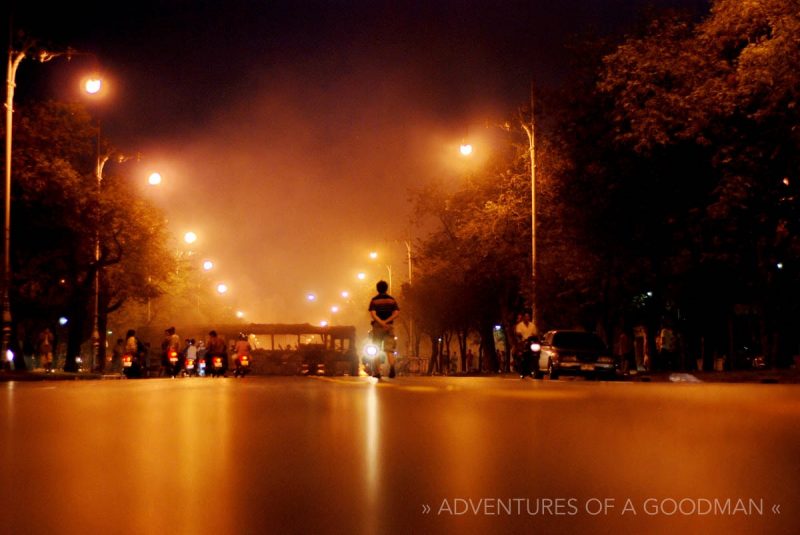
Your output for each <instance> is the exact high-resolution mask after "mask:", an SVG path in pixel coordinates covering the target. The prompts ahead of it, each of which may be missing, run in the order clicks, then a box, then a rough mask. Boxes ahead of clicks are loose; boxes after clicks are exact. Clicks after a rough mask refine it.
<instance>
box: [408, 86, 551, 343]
mask: <svg viewBox="0 0 800 535" xmlns="http://www.w3.org/2000/svg"><path fill="white" fill-rule="evenodd" d="M530 98H531V115H530V123H529V124H528V123H526V122H525V121H520V125H521V127H522V129H523V130H524V131H525V134H526V135H527V137H528V153H529V157H530V160H531V163H530V169H531V319H532V321H533V325H534V326H535V327H536V328H537V329H538V327H539V314H538V312H539V311H538V307H537V306H536V272H537V270H536V260H537V256H536V119H535V113H534V111H535V108H534V95H533V82H531V96H530ZM498 126H499V127H501V128H503V129H504V130H509V129H510V125H509V124H508V123H505V124H503V125H498ZM487 127H488V125H487ZM460 151H461V154H462V155H463V156H470V155H471V154H472V145H469V144H468V143H466V142H462V144H461V149H460ZM410 258H411V256H410V252H409V269H410V265H411V264H410Z"/></svg>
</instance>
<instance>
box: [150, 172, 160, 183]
mask: <svg viewBox="0 0 800 535" xmlns="http://www.w3.org/2000/svg"><path fill="white" fill-rule="evenodd" d="M147 183H148V184H150V185H151V186H158V185H159V184H161V174H160V173H151V174H150V176H149V177H147Z"/></svg>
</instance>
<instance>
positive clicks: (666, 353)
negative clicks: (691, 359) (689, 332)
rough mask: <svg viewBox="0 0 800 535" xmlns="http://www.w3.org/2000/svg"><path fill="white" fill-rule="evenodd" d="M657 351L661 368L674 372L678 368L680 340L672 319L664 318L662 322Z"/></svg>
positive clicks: (657, 337)
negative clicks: (676, 334)
mask: <svg viewBox="0 0 800 535" xmlns="http://www.w3.org/2000/svg"><path fill="white" fill-rule="evenodd" d="M656 351H658V361H659V362H658V366H659V367H660V368H662V369H664V370H673V371H674V370H676V369H677V368H678V358H677V357H678V339H677V337H676V336H675V330H674V329H673V328H672V320H671V319H670V318H664V320H663V321H662V322H661V329H660V330H659V331H658V335H657V336H656Z"/></svg>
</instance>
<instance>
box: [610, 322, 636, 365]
mask: <svg viewBox="0 0 800 535" xmlns="http://www.w3.org/2000/svg"><path fill="white" fill-rule="evenodd" d="M614 357H616V360H617V362H618V363H619V366H620V369H621V370H622V373H625V374H626V373H628V371H629V370H630V366H631V364H633V365H634V366H635V362H636V361H635V357H634V349H633V340H631V337H630V335H629V334H628V330H627V329H626V328H625V322H624V321H620V322H619V325H618V326H617V332H616V336H615V337H614ZM637 371H638V370H637Z"/></svg>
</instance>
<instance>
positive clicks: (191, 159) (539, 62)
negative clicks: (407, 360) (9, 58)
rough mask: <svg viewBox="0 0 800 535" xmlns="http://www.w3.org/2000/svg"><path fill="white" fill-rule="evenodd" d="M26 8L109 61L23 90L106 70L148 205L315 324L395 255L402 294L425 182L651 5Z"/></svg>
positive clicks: (222, 275) (32, 22) (622, 1)
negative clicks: (578, 47)
mask: <svg viewBox="0 0 800 535" xmlns="http://www.w3.org/2000/svg"><path fill="white" fill-rule="evenodd" d="M15 1H16V0H15ZM17 3H20V2H17ZM654 3H655V4H656V5H665V4H670V5H684V6H690V7H700V6H704V5H705V2H704V1H703V0H670V1H669V2H667V1H666V0H662V1H661V2H654ZM21 4H22V7H17V8H16V9H17V12H16V15H15V17H14V19H15V27H18V28H25V29H26V30H27V32H28V33H29V34H30V35H31V36H32V37H36V38H39V39H41V40H42V41H43V42H50V43H52V44H53V45H55V46H62V47H63V46H72V47H74V48H76V49H78V50H87V51H91V52H92V53H94V54H95V55H96V57H97V60H95V59H94V58H92V57H79V58H75V59H74V60H73V61H71V62H69V64H68V63H67V62H65V61H60V60H56V61H53V62H50V63H48V64H45V65H36V64H34V63H33V62H27V63H25V64H23V65H22V66H21V67H20V70H19V74H18V76H17V82H18V84H17V85H18V87H17V95H18V98H24V96H25V93H26V92H27V93H29V94H33V93H36V94H37V95H42V96H51V97H55V98H58V97H63V93H64V91H65V88H66V87H68V86H69V84H68V83H67V79H68V78H69V77H71V76H73V75H74V72H75V71H76V69H77V68H78V67H80V66H84V65H85V66H92V65H94V64H95V63H96V62H97V64H99V65H100V66H101V68H102V71H103V74H104V77H105V79H107V80H108V81H109V84H108V87H109V93H108V95H107V97H106V98H105V100H104V101H103V102H102V103H93V104H91V109H92V110H93V111H94V112H95V113H96V115H97V116H98V117H100V118H101V120H102V124H103V129H104V131H105V132H106V134H107V136H108V137H109V138H110V140H111V141H112V143H114V145H116V146H118V147H119V148H120V149H122V150H123V151H131V152H132V151H138V152H141V153H142V154H143V160H142V161H141V162H140V164H138V165H139V166H141V167H142V168H143V169H144V168H145V167H148V168H150V167H152V168H153V169H158V170H159V171H161V172H162V174H163V175H164V180H165V183H164V187H163V188H161V189H160V190H158V191H148V192H147V194H148V195H151V196H153V198H154V199H155V200H156V201H157V202H158V203H159V204H160V205H161V206H165V207H168V208H169V211H170V214H169V217H170V222H171V227H172V230H174V232H175V233H176V235H182V234H183V232H184V231H185V230H189V229H192V230H195V231H196V232H197V233H198V235H199V236H200V240H199V242H198V244H197V246H196V248H197V249H198V250H199V251H200V254H201V255H203V256H207V257H210V258H213V259H214V260H215V261H216V262H217V266H218V270H217V271H216V275H215V276H216V277H217V278H218V279H219V280H224V281H226V282H227V283H228V284H229V286H230V287H231V292H230V295H228V296H227V297H226V299H228V300H229V302H230V303H231V304H233V305H234V306H235V307H236V308H241V309H243V310H245V311H247V313H248V317H249V318H250V319H252V320H254V321H260V322H261V321H263V322H298V321H309V322H314V323H316V322H318V321H319V320H320V319H322V318H323V317H325V316H328V315H329V314H328V313H327V310H328V309H329V308H330V306H331V305H332V304H340V305H343V303H342V302H341V298H339V297H338V294H339V292H340V291H341V290H343V289H348V290H350V291H351V292H356V291H358V290H357V288H358V286H357V281H356V279H355V274H356V273H357V272H358V271H359V270H366V271H367V272H368V273H369V274H370V276H369V279H368V285H369V286H370V287H372V286H373V285H374V282H375V280H377V278H379V277H384V278H386V277H387V269H386V267H385V264H386V263H387V262H388V263H390V264H391V267H392V275H393V279H394V280H393V282H394V283H395V286H399V283H401V282H403V281H405V280H406V279H407V273H408V271H407V264H406V260H405V259H406V246H405V245H404V243H403V242H404V240H408V238H409V236H410V234H409V232H412V234H411V236H412V237H419V236H418V234H419V232H416V233H415V232H414V230H413V229H412V227H411V226H410V224H409V214H410V205H409V204H408V202H407V198H408V195H407V191H408V188H410V187H414V186H416V185H420V184H423V183H425V182H426V181H429V180H431V179H432V178H435V177H438V178H445V179H450V178H452V179H453V180H456V179H458V173H457V167H455V165H456V164H455V163H452V162H450V159H451V158H452V160H453V162H455V161H456V160H457V158H458V156H457V153H456V148H457V146H458V143H459V142H460V141H461V138H462V137H463V136H464V135H465V134H466V133H468V132H469V130H470V129H472V130H473V131H474V130H476V129H478V130H479V129H480V128H481V125H482V124H483V123H484V122H485V121H486V119H488V118H492V117H494V118H497V119H501V118H503V117H504V116H506V115H508V114H510V113H512V112H513V110H514V109H515V108H516V107H518V106H519V105H520V104H523V103H524V102H525V101H526V99H527V96H528V91H529V83H530V80H531V77H533V78H534V80H535V81H536V83H537V84H543V85H552V84H555V83H557V81H558V80H559V79H560V78H562V77H563V75H564V74H565V73H566V71H567V69H568V66H567V64H566V62H565V54H564V52H563V51H564V47H565V45H566V44H567V43H568V42H569V41H570V40H571V39H574V37H575V35H576V34H579V33H581V32H584V31H586V30H588V29H590V28H596V29H598V30H599V31H608V30H611V29H618V28H622V27H624V26H625V25H626V24H628V23H630V22H631V21H633V20H634V19H635V17H636V14H637V13H638V12H639V11H640V10H641V8H643V7H644V6H645V4H646V2H644V1H637V0H607V1H602V0H560V1H558V2H552V1H543V0H541V1H536V0H531V1H527V2H522V1H512V2H494V1H487V2H472V1H436V0H428V1H419V2H382V1H377V0H373V1H359V2H355V1H354V2H285V1H281V2H269V1H264V0H261V1H245V0H224V1H223V0H218V1H206V2H199V1H177V0H171V1H163V2H153V1H142V2H133V3H125V4H113V7H112V4H110V3H108V2H107V1H106V2H103V3H100V2H64V3H63V4H66V5H62V6H60V7H54V8H48V9H49V10H48V11H46V10H42V9H41V8H40V7H36V6H31V5H28V6H25V4H32V3H30V2H22V3H21ZM4 9H6V10H7V9H8V8H4ZM112 9H113V11H114V12H113V13H112V12H111V10H112ZM6 16H7V14H6ZM32 86H35V87H32ZM43 86H46V87H43ZM73 96H74V95H73ZM451 155H452V156H451ZM370 250H378V251H380V252H381V253H383V254H384V255H386V256H385V258H387V259H388V260H387V262H384V263H380V262H379V263H377V265H376V263H374V262H373V263H371V262H370V260H369V258H368V257H367V253H368V252H369V251H370ZM361 284H362V288H361V290H360V291H361V294H362V295H364V296H366V295H367V294H368V293H370V292H369V290H368V289H367V288H364V287H363V286H364V283H361ZM310 291H313V292H316V293H317V294H318V295H319V297H320V299H319V302H318V304H316V305H309V304H308V303H306V302H305V299H304V296H305V295H306V293H307V292H310ZM354 306H355V308H356V309H357V310H358V311H359V314H361V312H362V311H363V310H364V309H365V308H366V303H362V302H358V303H355V304H354ZM363 317H364V320H363V321H364V323H366V315H365V314H364V315H363Z"/></svg>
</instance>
